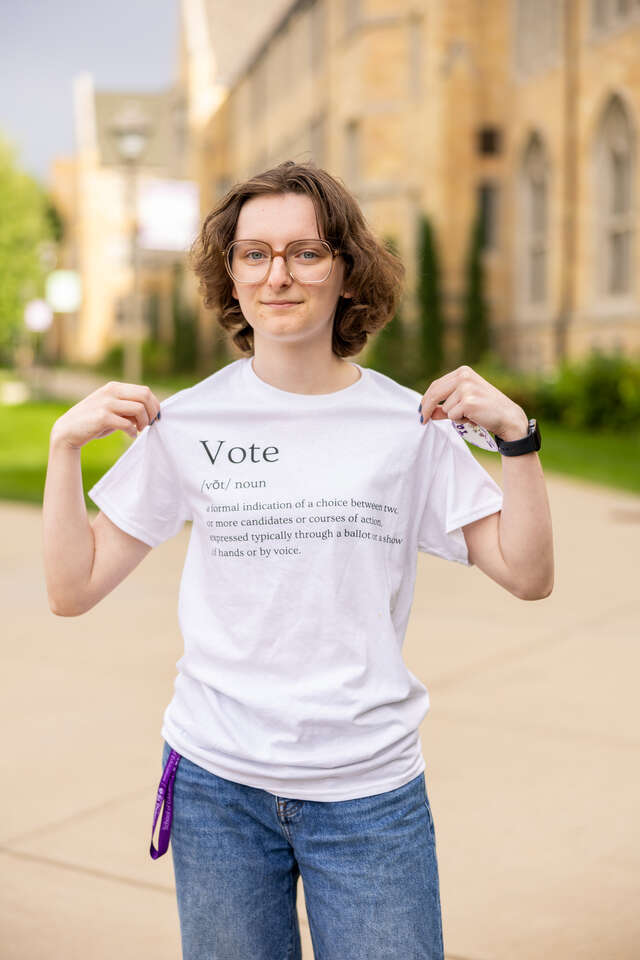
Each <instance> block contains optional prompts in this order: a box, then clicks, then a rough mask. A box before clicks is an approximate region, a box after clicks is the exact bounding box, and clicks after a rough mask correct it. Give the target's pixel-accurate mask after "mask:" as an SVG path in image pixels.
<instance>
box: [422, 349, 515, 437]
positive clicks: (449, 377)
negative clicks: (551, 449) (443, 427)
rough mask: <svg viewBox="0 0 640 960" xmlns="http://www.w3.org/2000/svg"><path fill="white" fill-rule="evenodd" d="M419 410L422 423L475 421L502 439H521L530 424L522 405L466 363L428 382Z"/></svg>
mask: <svg viewBox="0 0 640 960" xmlns="http://www.w3.org/2000/svg"><path fill="white" fill-rule="evenodd" d="M420 413H421V420H422V422H423V423H426V422H427V420H430V419H433V420H445V419H447V418H449V420H457V421H459V422H462V423H475V424H478V425H479V426H481V427H484V428H485V429H486V430H490V431H491V433H493V434H495V435H497V436H498V437H500V438H501V439H502V440H519V439H520V438H521V437H525V436H526V435H527V431H528V428H529V420H528V418H527V415H526V413H525V412H524V410H523V409H522V407H521V406H519V405H518V404H517V403H514V401H513V400H510V399H509V397H507V396H506V394H504V393H502V392H501V391H500V390H497V389H496V387H494V386H492V385H491V384H490V383H489V382H488V381H487V380H485V379H484V377H481V376H480V374H479V373H476V371H475V370H473V369H472V368H471V367H469V366H467V365H466V364H464V365H463V366H461V367H458V368H457V369H456V370H452V371H451V373H446V374H445V375H444V376H443V377H438V379H437V380H434V381H433V382H432V383H431V384H429V386H428V387H427V390H426V391H425V393H424V394H423V398H422V403H421V404H420Z"/></svg>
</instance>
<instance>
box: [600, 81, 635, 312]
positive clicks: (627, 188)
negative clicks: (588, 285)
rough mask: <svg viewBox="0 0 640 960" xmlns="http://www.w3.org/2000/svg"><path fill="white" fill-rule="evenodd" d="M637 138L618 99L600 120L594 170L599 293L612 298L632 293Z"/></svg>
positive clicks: (611, 102)
mask: <svg viewBox="0 0 640 960" xmlns="http://www.w3.org/2000/svg"><path fill="white" fill-rule="evenodd" d="M633 139H634V138H633V131H632V128H631V123H630V120H629V116H628V113H627V110H626V108H625V106H624V104H623V103H622V100H621V99H620V98H619V97H617V96H614V97H612V99H611V100H610V101H609V104H608V106H607V107H606V109H605V111H604V113H603V116H602V119H601V121H600V128H599V131H598V136H597V140H596V157H595V167H594V169H595V180H594V196H595V200H596V203H597V218H596V224H597V226H596V230H597V236H596V259H597V262H598V264H599V265H600V269H599V270H598V274H597V275H598V279H599V292H600V294H602V295H604V296H610V297H615V296H620V295H623V294H629V293H631V292H632V289H631V288H632V284H631V276H632V271H631V264H632V256H633V250H632V247H633V236H634V230H633V226H634V214H633V180H632V177H633V157H634V144H633Z"/></svg>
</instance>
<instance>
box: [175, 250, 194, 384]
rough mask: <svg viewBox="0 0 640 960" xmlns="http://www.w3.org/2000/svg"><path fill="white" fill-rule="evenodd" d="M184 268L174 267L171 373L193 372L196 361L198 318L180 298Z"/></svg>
mask: <svg viewBox="0 0 640 960" xmlns="http://www.w3.org/2000/svg"><path fill="white" fill-rule="evenodd" d="M183 274H184V267H183V265H182V264H181V263H177V264H175V266H174V281H173V291H172V313H173V368H172V370H173V372H174V373H185V372H191V371H195V369H196V364H197V359H198V316H197V313H196V311H195V310H194V309H192V308H191V307H190V306H188V305H187V304H186V303H185V302H184V299H183V296H182V279H183Z"/></svg>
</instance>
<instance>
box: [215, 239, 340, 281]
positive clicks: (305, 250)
mask: <svg viewBox="0 0 640 960" xmlns="http://www.w3.org/2000/svg"><path fill="white" fill-rule="evenodd" d="M227 262H228V264H229V270H230V271H231V274H232V275H233V277H235V279H236V280H239V281H240V283H261V282H262V280H264V279H265V277H266V276H267V273H268V271H269V266H270V263H271V249H270V247H269V246H268V244H266V243H261V242H260V241H258V240H236V241H235V242H234V243H232V244H231V246H230V247H229V252H228V254H227ZM332 262H333V255H332V253H331V247H330V246H329V244H328V243H327V242H326V241H324V240H296V241H295V242H294V243H291V244H290V245H289V247H288V248H287V269H288V270H289V272H290V273H291V275H292V276H293V277H294V279H296V280H298V281H299V282H300V283H320V282H321V281H322V280H326V278H327V277H328V276H329V274H330V273H331V265H332Z"/></svg>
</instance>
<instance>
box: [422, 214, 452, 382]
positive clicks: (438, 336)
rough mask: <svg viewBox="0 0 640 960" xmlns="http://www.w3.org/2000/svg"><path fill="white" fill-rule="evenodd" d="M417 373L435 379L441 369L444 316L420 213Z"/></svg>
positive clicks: (428, 229)
mask: <svg viewBox="0 0 640 960" xmlns="http://www.w3.org/2000/svg"><path fill="white" fill-rule="evenodd" d="M417 300H418V311H419V313H418V349H417V350H416V360H417V362H418V364H419V370H418V371H416V374H417V375H418V376H422V377H423V378H424V377H425V376H426V377H428V378H429V379H430V380H434V379H436V377H438V376H441V375H442V374H443V373H444V365H445V358H444V344H443V336H444V320H443V316H442V295H441V290H440V264H439V260H438V252H437V248H436V241H435V236H434V232H433V227H432V225H431V221H430V220H429V218H428V217H427V216H426V215H425V214H422V215H421V216H420V220H419V224H418V288H417Z"/></svg>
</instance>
